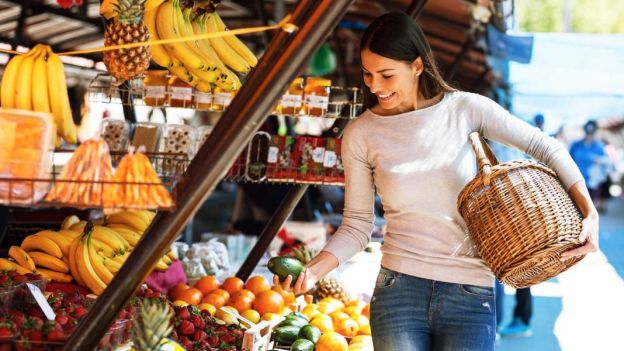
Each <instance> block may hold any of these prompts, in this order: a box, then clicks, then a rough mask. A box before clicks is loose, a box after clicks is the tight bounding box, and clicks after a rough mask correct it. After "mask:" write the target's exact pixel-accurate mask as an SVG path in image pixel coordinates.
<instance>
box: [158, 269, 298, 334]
mask: <svg viewBox="0 0 624 351" xmlns="http://www.w3.org/2000/svg"><path fill="white" fill-rule="evenodd" d="M169 298H170V299H171V300H172V301H173V304H174V305H176V306H186V305H193V306H197V307H198V308H199V309H200V310H207V311H208V312H209V313H210V314H211V315H213V316H217V318H220V317H225V318H220V319H223V320H225V321H226V322H228V318H227V316H223V315H222V314H221V313H220V312H219V310H220V309H221V307H224V306H230V307H232V308H233V309H235V310H236V311H237V312H238V313H239V314H240V315H241V316H243V317H245V318H247V319H249V320H250V321H252V322H254V323H257V322H259V321H260V320H261V319H265V320H271V319H273V318H276V316H278V315H286V314H288V313H290V312H292V309H291V308H290V307H289V306H290V305H291V304H292V303H294V302H295V295H294V294H293V293H292V292H290V291H285V290H283V289H282V288H281V287H279V286H275V287H271V284H270V283H269V281H268V280H267V279H266V278H264V277H262V276H254V277H251V278H249V280H247V282H246V283H245V282H243V281H242V280H241V279H240V278H237V277H229V278H226V279H225V280H224V281H223V282H222V283H219V281H218V280H217V278H216V277H214V276H211V275H207V276H204V277H202V278H201V279H199V280H198V281H197V282H196V283H195V284H194V285H193V286H192V287H191V286H189V285H187V284H183V283H181V284H178V285H176V286H175V287H173V288H172V289H171V290H169ZM232 322H234V321H232Z"/></svg>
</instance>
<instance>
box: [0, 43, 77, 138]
mask: <svg viewBox="0 0 624 351" xmlns="http://www.w3.org/2000/svg"><path fill="white" fill-rule="evenodd" d="M0 98H1V99H2V101H1V106H2V108H17V109H23V110H31V111H37V112H45V113H50V114H52V115H53V116H54V124H55V125H56V133H57V139H56V140H57V143H56V144H57V146H59V145H60V138H61V137H62V138H63V139H65V141H66V142H67V143H69V144H76V142H77V141H78V137H77V133H76V125H74V121H73V119H72V112H71V107H70V105H69V96H68V93H67V82H66V80H65V70H64V67H63V61H61V59H60V57H59V56H58V55H56V54H55V53H54V52H52V49H51V48H50V47H49V46H47V45H42V44H38V45H36V46H35V47H34V48H32V49H31V50H30V51H29V52H27V53H26V54H22V55H17V56H15V57H13V58H12V59H11V60H10V61H9V63H8V64H7V66H6V68H5V70H4V74H3V76H2V85H1V87H0Z"/></svg>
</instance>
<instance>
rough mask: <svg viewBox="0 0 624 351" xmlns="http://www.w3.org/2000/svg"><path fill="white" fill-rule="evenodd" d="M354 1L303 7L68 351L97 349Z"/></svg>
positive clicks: (304, 3) (74, 336)
mask: <svg viewBox="0 0 624 351" xmlns="http://www.w3.org/2000/svg"><path fill="white" fill-rule="evenodd" d="M352 1H353V0H334V1H322V0H319V1H306V0H302V1H300V2H299V4H298V5H297V7H296V8H295V11H294V13H293V16H292V18H291V21H292V22H293V23H295V24H296V25H298V26H299V30H298V31H296V32H295V33H294V34H287V33H285V32H283V31H280V32H279V33H278V35H277V36H276V37H275V38H274V40H273V41H272V43H271V45H269V48H268V51H267V52H266V54H265V55H264V56H263V57H262V58H261V60H260V62H259V63H258V66H257V67H256V68H255V69H254V70H253V71H252V72H251V73H250V75H249V77H248V80H247V81H246V82H245V84H244V85H243V87H242V88H241V90H240V91H239V93H238V94H237V95H236V97H235V98H234V100H233V101H232V105H231V106H230V107H229V108H228V109H227V110H226V112H224V113H223V116H221V119H220V121H219V123H218V124H217V125H216V126H215V129H214V131H213V133H211V135H210V137H209V138H208V140H207V141H206V142H205V143H204V145H203V146H202V148H201V149H200V150H199V152H198V154H197V156H195V159H194V160H193V161H192V162H191V164H190V165H189V167H188V169H187V171H186V174H185V176H184V182H183V183H180V184H178V188H177V190H178V194H179V197H178V199H177V210H176V211H175V212H166V213H165V212H161V213H159V214H158V215H157V216H156V218H155V219H154V221H153V222H152V223H151V225H150V227H149V228H148V230H147V232H146V233H145V235H144V238H143V239H142V240H141V241H140V242H139V243H138V244H137V246H136V247H135V249H134V250H133V251H132V254H131V255H130V257H128V260H127V262H126V263H125V264H124V265H123V266H122V268H121V270H120V271H119V272H118V273H117V275H116V276H115V278H114V279H113V281H112V282H111V283H110V284H109V286H108V287H107V288H106V290H105V291H104V293H103V294H102V295H101V296H100V297H99V298H98V299H97V300H96V302H95V304H94V305H93V307H92V308H91V310H90V311H89V314H88V315H87V317H86V319H85V320H84V321H83V322H82V323H80V324H79V325H78V327H77V328H76V330H75V331H74V333H73V334H72V335H71V337H70V339H69V340H68V341H67V343H66V344H65V347H64V348H63V350H65V351H73V350H92V349H93V348H95V346H96V345H97V343H98V341H99V340H100V338H101V337H102V336H103V335H104V333H105V332H106V330H107V327H108V326H109V325H110V324H111V323H112V321H113V320H114V319H115V317H116V316H117V314H118V313H119V311H120V310H121V309H122V308H123V305H124V303H125V302H126V301H127V300H128V299H129V298H130V297H131V295H132V294H133V293H134V291H136V289H137V288H138V286H139V285H140V284H141V283H142V282H143V281H144V280H145V277H146V276H147V275H148V274H149V273H150V271H151V267H152V266H153V265H154V264H155V263H156V262H157V261H158V260H159V259H160V257H161V256H162V254H163V253H164V252H165V251H166V249H167V248H168V247H169V245H170V243H171V242H172V241H173V239H174V238H175V236H176V235H177V234H178V233H179V232H180V230H182V228H183V227H184V225H185V224H186V222H187V221H188V220H189V219H190V218H191V217H192V216H193V215H194V214H195V213H196V212H197V210H198V208H199V207H200V206H201V204H202V203H203V202H204V200H205V199H206V198H207V197H208V195H210V193H211V192H212V190H213V189H214V188H215V186H216V185H217V184H218V182H219V181H220V180H221V179H222V178H223V176H224V175H225V173H226V171H227V169H228V167H229V166H230V165H231V164H232V163H233V162H234V160H235V157H236V155H238V154H239V153H240V151H241V150H242V149H243V148H244V146H245V144H246V143H247V142H248V141H249V139H251V137H252V136H253V133H254V132H255V131H256V130H257V129H258V127H259V126H260V124H261V123H262V121H264V119H265V118H266V116H267V113H268V112H269V111H270V110H271V109H272V108H273V106H274V105H275V102H276V101H277V99H278V98H279V97H280V96H281V94H282V93H283V90H284V87H286V86H287V84H289V83H290V82H292V80H293V79H294V78H295V76H296V75H297V73H298V72H299V69H300V68H301V67H302V66H303V65H304V64H305V62H307V60H308V59H309V58H310V56H311V55H312V54H313V53H314V51H315V50H316V49H317V48H318V46H319V45H320V44H321V42H322V41H323V40H325V38H326V37H327V35H328V34H329V32H330V31H331V30H332V29H333V28H334V27H335V26H336V24H337V23H338V21H339V20H340V18H342V16H343V14H344V13H345V12H346V10H347V8H348V6H349V5H350V4H351V2H352Z"/></svg>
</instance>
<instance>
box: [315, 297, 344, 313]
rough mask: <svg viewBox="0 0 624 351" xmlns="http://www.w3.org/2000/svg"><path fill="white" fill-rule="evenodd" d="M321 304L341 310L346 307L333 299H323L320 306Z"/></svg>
mask: <svg viewBox="0 0 624 351" xmlns="http://www.w3.org/2000/svg"><path fill="white" fill-rule="evenodd" d="M321 304H332V305H334V306H336V309H338V310H341V309H343V308H344V307H345V305H344V303H343V302H342V301H340V300H338V299H336V298H333V297H326V298H324V299H322V300H321V301H319V305H321Z"/></svg>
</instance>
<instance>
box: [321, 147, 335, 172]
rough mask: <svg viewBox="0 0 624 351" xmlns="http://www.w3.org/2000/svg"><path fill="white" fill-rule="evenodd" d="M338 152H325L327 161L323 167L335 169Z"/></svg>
mask: <svg viewBox="0 0 624 351" xmlns="http://www.w3.org/2000/svg"><path fill="white" fill-rule="evenodd" d="M336 160H337V158H336V152H334V151H327V152H325V161H324V162H323V167H325V168H333V167H334V166H336Z"/></svg>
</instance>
